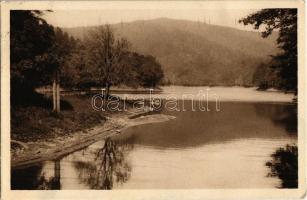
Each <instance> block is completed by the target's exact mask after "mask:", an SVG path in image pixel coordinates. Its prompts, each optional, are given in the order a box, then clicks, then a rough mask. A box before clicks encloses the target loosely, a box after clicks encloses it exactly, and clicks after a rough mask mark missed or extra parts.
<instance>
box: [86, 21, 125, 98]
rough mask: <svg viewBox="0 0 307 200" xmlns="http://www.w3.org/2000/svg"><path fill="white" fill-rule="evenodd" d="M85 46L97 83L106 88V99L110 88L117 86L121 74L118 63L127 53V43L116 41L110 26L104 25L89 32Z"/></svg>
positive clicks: (121, 40) (120, 40) (123, 40)
mask: <svg viewBox="0 0 307 200" xmlns="http://www.w3.org/2000/svg"><path fill="white" fill-rule="evenodd" d="M87 44H88V45H89V51H90V56H89V60H90V64H91V65H92V66H95V68H96V69H97V75H98V82H99V83H100V84H101V85H103V86H105V87H106V97H108V96H109V91H110V87H111V86H112V85H116V84H118V82H119V80H120V76H121V74H123V73H124V72H123V71H121V70H120V67H119V65H120V63H121V60H122V58H123V55H125V54H126V53H127V52H128V46H129V45H128V41H127V40H125V39H123V38H121V39H116V38H115V36H114V33H113V31H112V29H111V27H110V25H104V26H100V27H98V28H96V29H95V30H94V31H93V32H91V34H90V37H89V38H88V41H87Z"/></svg>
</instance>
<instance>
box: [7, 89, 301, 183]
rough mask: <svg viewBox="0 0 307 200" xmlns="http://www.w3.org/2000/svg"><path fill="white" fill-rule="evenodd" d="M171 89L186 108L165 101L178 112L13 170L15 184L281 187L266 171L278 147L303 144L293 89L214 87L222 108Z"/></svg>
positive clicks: (167, 112) (165, 93)
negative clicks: (289, 91)
mask: <svg viewBox="0 0 307 200" xmlns="http://www.w3.org/2000/svg"><path fill="white" fill-rule="evenodd" d="M177 89H178V88H177ZM185 90H186V91H187V93H189V94H194V93H195V92H196V89H195V88H186V89H185ZM238 90H239V91H241V92H239V93H236V94H235V91H238ZM166 91H168V92H166ZM170 91H172V92H173V94H176V95H177V96H178V105H179V107H180V105H183V104H184V105H185V111H182V110H181V111H171V110H168V109H166V108H165V107H163V108H162V109H161V110H159V111H157V112H159V113H162V114H166V115H172V116H175V117H176V118H175V119H173V120H170V121H166V122H162V123H154V124H144V125H140V126H135V127H130V128H128V129H127V130H125V131H124V132H123V133H121V134H120V135H117V136H114V137H111V138H108V139H106V140H102V141H98V142H96V143H94V144H93V145H90V146H89V147H87V148H85V149H82V150H80V151H77V152H74V153H72V154H70V155H68V156H65V157H63V158H60V159H58V160H54V161H46V162H43V163H38V164H36V165H33V166H30V167H27V168H22V169H15V170H12V173H11V175H12V179H11V186H12V189H192V188H194V189H210V188H257V189H259V188H279V187H281V185H282V181H283V180H281V179H279V178H278V177H270V176H268V173H269V172H270V169H269V168H268V167H267V166H266V162H268V161H271V160H272V157H271V154H273V153H274V152H275V151H276V150H277V149H278V148H281V147H284V146H285V145H287V144H294V145H296V144H297V107H296V105H295V104H291V103H290V102H289V101H291V97H292V95H290V94H283V93H279V92H259V91H255V90H254V89H248V90H246V89H245V88H234V89H228V90H227V89H226V90H225V89H224V90H222V89H215V92H216V94H221V95H219V96H220V97H221V98H220V100H221V102H220V110H219V111H217V110H216V109H215V108H216V102H215V101H210V102H209V104H208V105H209V108H210V111H208V110H206V111H200V110H198V109H196V111H193V109H192V108H193V105H192V100H191V99H189V98H186V99H185V98H180V94H179V92H178V91H183V90H182V88H181V90H178V91H177V92H176V88H175V90H170V88H166V89H164V90H163V92H162V94H160V97H161V98H164V99H165V98H166V97H165V95H168V94H171V93H172V92H170ZM174 91H175V92H174ZM242 91H243V92H242ZM244 92H246V93H245V96H244ZM251 94H252V95H254V96H251ZM261 94H262V95H261ZM146 95H147V94H145V96H146ZM157 95H159V94H157ZM257 96H261V98H260V97H258V100H259V101H257ZM138 97H140V96H138ZM156 97H157V96H156ZM240 97H241V100H242V101H240ZM164 101H165V100H164ZM164 103H165V102H164ZM193 103H194V104H195V105H197V104H199V103H200V102H199V101H196V102H193Z"/></svg>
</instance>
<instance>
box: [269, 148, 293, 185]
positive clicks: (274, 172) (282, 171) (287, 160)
mask: <svg viewBox="0 0 307 200" xmlns="http://www.w3.org/2000/svg"><path fill="white" fill-rule="evenodd" d="M272 158H273V160H271V161H269V162H267V163H266V166H268V167H269V168H270V169H271V172H270V173H269V174H268V176H277V177H279V178H280V179H281V181H282V186H281V187H282V188H297V187H298V151H297V146H296V145H287V146H286V147H285V148H279V149H278V150H277V151H276V152H275V153H274V154H272Z"/></svg>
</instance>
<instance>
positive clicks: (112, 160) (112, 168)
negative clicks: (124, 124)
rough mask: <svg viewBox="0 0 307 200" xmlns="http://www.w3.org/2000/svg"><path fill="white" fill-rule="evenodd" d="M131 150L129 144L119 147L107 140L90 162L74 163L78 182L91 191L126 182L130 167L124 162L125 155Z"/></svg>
mask: <svg viewBox="0 0 307 200" xmlns="http://www.w3.org/2000/svg"><path fill="white" fill-rule="evenodd" d="M130 144H132V143H130ZM132 148H133V145H129V142H127V143H123V145H120V144H117V143H116V142H115V141H113V140H111V139H110V138H107V139H106V140H105V143H104V146H103V147H102V148H101V149H99V150H98V151H97V152H96V154H95V159H94V160H93V161H92V162H83V161H76V162H74V167H75V168H76V169H77V171H78V178H79V180H81V182H83V183H85V184H86V185H88V186H89V187H90V188H91V189H105V190H110V189H112V188H113V185H114V182H116V183H119V184H122V183H125V182H127V180H128V179H129V177H130V174H131V166H130V165H129V164H128V162H127V161H126V159H125V155H126V152H127V151H130V150H131V149H132Z"/></svg>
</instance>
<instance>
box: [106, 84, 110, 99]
mask: <svg viewBox="0 0 307 200" xmlns="http://www.w3.org/2000/svg"><path fill="white" fill-rule="evenodd" d="M110 87H111V86H110V84H109V83H107V85H106V97H107V98H109V95H110Z"/></svg>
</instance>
